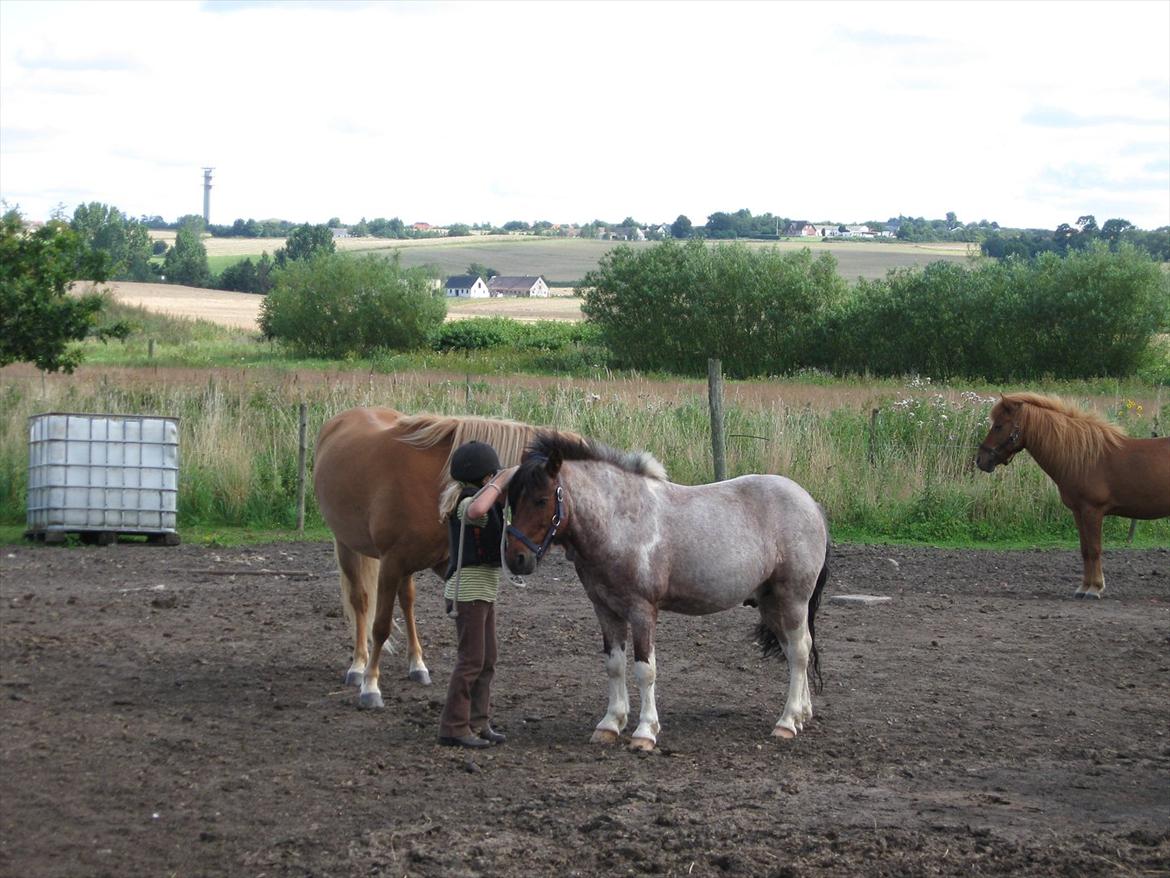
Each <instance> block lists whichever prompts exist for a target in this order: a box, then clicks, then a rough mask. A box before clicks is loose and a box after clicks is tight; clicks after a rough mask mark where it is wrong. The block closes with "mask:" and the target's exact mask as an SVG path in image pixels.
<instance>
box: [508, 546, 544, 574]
mask: <svg viewBox="0 0 1170 878" xmlns="http://www.w3.org/2000/svg"><path fill="white" fill-rule="evenodd" d="M538 560H539V559H538V558H537V557H536V553H535V552H527V551H524V550H523V549H521V550H519V551H515V552H505V553H504V563H505V564H507V565H508V569H509V570H511V571H512V572H513V573H515V574H516V575H517V576H527V575H528V574H530V573H532V572H533V571H535V570H536V562H537V561H538Z"/></svg>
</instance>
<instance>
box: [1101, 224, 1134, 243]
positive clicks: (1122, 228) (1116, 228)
mask: <svg viewBox="0 0 1170 878" xmlns="http://www.w3.org/2000/svg"><path fill="white" fill-rule="evenodd" d="M1132 228H1133V223H1131V222H1130V221H1129V220H1123V219H1107V220H1105V225H1103V226H1101V237H1102V238H1104V239H1105V240H1106V241H1108V242H1109V245H1110V246H1111V247H1116V246H1117V242H1118V241H1120V240H1121V236H1122V234H1123V233H1124V232H1127V231H1129V230H1130V229H1132Z"/></svg>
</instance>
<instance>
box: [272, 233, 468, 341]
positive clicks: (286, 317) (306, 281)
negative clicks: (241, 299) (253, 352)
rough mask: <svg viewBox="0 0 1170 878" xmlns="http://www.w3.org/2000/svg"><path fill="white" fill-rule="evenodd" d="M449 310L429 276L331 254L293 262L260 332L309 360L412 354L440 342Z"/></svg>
mask: <svg viewBox="0 0 1170 878" xmlns="http://www.w3.org/2000/svg"><path fill="white" fill-rule="evenodd" d="M446 313H447V305H446V302H445V301H444V300H443V298H442V297H441V296H436V295H434V294H433V293H432V291H431V288H430V285H429V283H428V280H427V278H426V276H425V274H424V273H423V272H421V271H419V270H417V269H405V268H403V267H402V266H401V264H400V263H399V260H398V258H397V256H395V258H394V259H384V258H380V257H376V256H364V257H358V258H354V257H352V256H346V255H342V254H327V255H321V256H317V257H315V258H312V259H308V260H292V261H289V262H288V263H287V265H286V266H285V267H284V268H282V269H280V270H279V271H278V272H276V284H275V286H274V287H273V290H272V292H271V293H269V294H268V296H267V297H266V298H265V300H264V302H263V304H262V305H261V308H260V328H261V329H262V330H263V332H264V334H265V336H267V337H268V338H274V339H276V340H278V341H280V342H282V343H284V344H287V345H288V346H289V347H291V348H293V349H294V350H296V351H297V352H299V353H301V354H305V355H308V356H321V357H335V358H346V357H351V356H365V355H368V354H371V353H374V352H375V351H379V350H383V349H389V350H412V349H415V348H419V347H422V346H423V345H425V344H426V343H427V341H428V340H429V339H430V338H431V337H433V335H434V334H435V333H436V332H437V331H438V328H439V326H440V325H441V324H442V322H443V319H444V318H445V317H446Z"/></svg>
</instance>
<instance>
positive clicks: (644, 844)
mask: <svg viewBox="0 0 1170 878" xmlns="http://www.w3.org/2000/svg"><path fill="white" fill-rule="evenodd" d="M0 551H2V552H3V554H2V555H0V565H2V571H3V575H2V576H0V634H2V637H0V694H2V696H3V701H2V702H0V704H2V705H3V707H2V709H0V772H2V775H3V778H4V787H5V788H4V795H3V796H2V797H0V874H3V875H6V876H7V875H10V876H22V878H23V876H74V875H79V874H85V875H110V876H122V875H189V876H194V875H251V876H259V875H265V876H306V875H307V876H325V875H357V874H361V875H385V876H391V875H393V876H401V875H414V876H475V875H499V876H529V875H565V876H571V875H598V874H614V875H664V876H668V875H673V876H722V875H769V876H801V875H804V876H822V875H828V876H859V875H860V876H866V875H875V876H877V875H890V876H893V875H899V876H900V875H912V876H916V875H922V876H926V875H963V876H967V875H996V876H1020V875H1029V876H1067V875H1078V876H1080V875H1099V876H1117V875H1156V874H1166V868H1167V863H1168V862H1170V739H1168V737H1167V734H1168V726H1170V722H1168V720H1170V708H1168V707H1167V705H1168V703H1170V658H1168V649H1170V550H1165V549H1157V550H1116V551H1111V552H1108V553H1107V557H1106V559H1105V566H1106V569H1107V571H1108V572H1109V577H1110V585H1109V589H1108V591H1107V592H1106V597H1105V599H1104V600H1102V601H1100V602H1092V603H1089V602H1083V601H1074V600H1072V599H1071V598H1070V595H1071V592H1072V590H1073V588H1074V586H1075V584H1076V582H1077V581H1078V578H1079V568H1080V559H1079V557H1078V556H1077V553H1076V552H1075V551H1072V550H1052V551H1011V552H992V551H979V552H976V551H944V550H936V549H928V548H899V547H864V546H848V545H846V546H840V547H838V548H837V549H836V551H835V556H834V562H833V576H832V578H831V579H830V582H829V586H828V589H827V591H826V599H825V601H824V603H823V604H822V606H821V609H820V613H819V615H818V617H817V626H816V627H817V638H818V643H819V646H820V650H821V660H822V670H823V672H824V677H825V688H824V691H823V692H822V693H821V694H814V696H813V703H814V707H815V710H816V716H815V717H814V719H813V721H812V723H811V724H810V725H809V726H807V727H806V729H805V731H804V732H803V733H802V734H801V735H800V736H799V737H798V738H797V739H796V740H795V741H792V742H782V741H778V740H776V739H774V738H771V737H770V736H769V734H768V733H769V731H770V729H771V726H772V724H773V722H775V720H776V717H777V716H778V715H779V712H780V709H781V705H782V703H783V692H784V688H783V687H784V681H785V679H786V673H785V670H784V667H783V665H782V664H779V663H777V662H776V661H774V660H772V659H769V660H764V659H763V658H762V657H761V656H760V653H759V650H758V649H757V648H756V647H755V646H754V645H753V644H752V643H751V641H750V637H749V632H750V630H751V629H752V627H753V625H754V620H755V618H756V615H755V612H754V611H753V610H750V609H748V608H741V609H737V610H733V611H729V612H725V613H721V614H718V615H715V616H709V617H685V616H678V615H673V614H663V616H662V617H661V619H660V624H659V637H658V687H657V689H658V708H659V714H660V718H661V722H662V732H661V734H660V736H659V746H658V748H657V749H656V750H655V751H654V752H652V753H650V754H639V753H634V752H630V751H628V750H626V749H624V748H623V747H617V748H604V747H598V746H595V745H591V744H589V743H588V740H589V734H590V732H591V730H592V726H593V725H594V724H595V723H596V722H597V720H598V719H599V718H600V716H601V714H602V712H603V710H604V703H605V677H604V671H603V665H602V658H601V654H600V636H599V634H598V630H597V623H596V620H595V618H594V615H593V611H592V608H591V606H590V604H589V602H588V600H587V599H586V597H585V595H584V593H583V591H582V589H581V587H580V585H579V584H578V582H577V581H576V576H575V574H574V572H573V569H572V567H571V566H569V564H568V563H567V562H566V561H565V560H564V557H563V556H562V555H561V553H559V552H554V553H552V554H550V556H549V558H547V559H546V560H545V562H544V563H543V565H542V566H541V567H540V568H539V569H538V571H537V573H536V574H534V575H533V576H530V577H527V580H526V582H525V583H524V586H523V587H509V586H505V588H504V590H503V592H502V597H501V603H500V608H499V634H500V641H501V659H500V664H499V668H498V670H497V676H496V683H495V686H494V695H495V704H496V712H495V722H496V725H497V726H498V727H499V728H501V729H502V730H504V731H505V732H507V733H508V736H509V739H508V742H507V743H506V744H505V745H503V746H501V747H497V748H493V749H491V750H489V751H483V752H477V753H475V754H474V755H471V756H469V755H468V754H467V753H466V752H463V751H455V750H451V749H448V748H443V747H439V746H437V744H436V734H437V724H438V712H439V709H440V707H441V704H442V699H443V690H444V687H445V684H446V680H447V674H448V672H449V670H450V668H451V665H452V661H453V658H454V642H453V630H452V629H453V626H452V624H451V623H450V621H449V620H447V619H446V618H445V617H444V616H443V613H442V609H441V601H440V598H439V593H438V581H437V579H435V578H434V577H433V576H432V575H431V574H429V573H427V574H425V575H422V576H420V577H419V601H418V615H419V622H420V628H421V634H422V638H423V643H424V648H425V650H426V659H427V662H428V664H429V666H430V669H431V672H432V674H433V676H434V679H435V685H434V686H432V687H429V688H427V687H421V686H418V685H416V684H412V683H410V682H409V681H407V680H406V679H405V672H406V667H405V658H404V656H403V655H402V653H399V654H398V655H397V656H386V657H384V658H383V665H382V668H383V675H382V688H383V692H384V694H385V697H386V703H387V707H386V709H385V710H383V711H378V712H364V711H359V710H358V709H357V707H356V692H355V691H354V690H350V689H347V688H346V687H345V686H343V685H342V684H341V683H340V680H341V677H342V674H343V671H344V669H345V667H346V665H347V664H348V661H349V654H348V644H347V640H348V637H347V632H346V628H345V623H344V619H343V618H342V616H341V612H340V609H339V601H338V593H337V583H336V579H335V573H334V561H333V556H332V550H331V547H330V546H329V544H327V543H314V542H307V543H288V544H272V545H263V546H256V547H251V548H239V549H228V548H216V547H203V546H186V545H184V546H179V547H177V548H162V547H150V546H146V545H144V544H130V543H123V544H118V545H114V546H109V547H104V548H99V547H78V548H55V547H45V546H38V545H22V546H5V547H3V548H2V549H0ZM857 592H865V593H867V594H871V595H874V596H877V597H884V598H889V600H888V601H887V602H885V603H882V604H880V605H876V606H869V607H859V606H851V605H846V604H840V603H835V602H834V601H833V598H834V597H835V596H841V595H845V594H849V593H857ZM632 698H633V700H634V703H635V704H636V701H637V695H636V688H635V689H634V690H633V693H632ZM628 732H629V729H627V734H628Z"/></svg>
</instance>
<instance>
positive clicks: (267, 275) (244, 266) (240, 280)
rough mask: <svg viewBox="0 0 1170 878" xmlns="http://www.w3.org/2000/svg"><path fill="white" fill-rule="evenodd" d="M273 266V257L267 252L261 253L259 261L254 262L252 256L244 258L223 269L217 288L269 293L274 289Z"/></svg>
mask: <svg viewBox="0 0 1170 878" xmlns="http://www.w3.org/2000/svg"><path fill="white" fill-rule="evenodd" d="M272 268H273V263H272V259H271V258H269V256H268V254H267V253H262V254H260V259H259V260H258V261H257V262H252V259H251V257H248V258H246V259H242V260H240V261H239V262H237V263H235V265H229V266H228V267H227V268H225V269H224V270H223V273H222V274H220V276H219V280H218V282H217V283H216V288H217V289H221V290H233V291H235V292H237V293H261V294H264V293H267V292H269V291H270V290H271V289H272V283H273V278H272Z"/></svg>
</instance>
